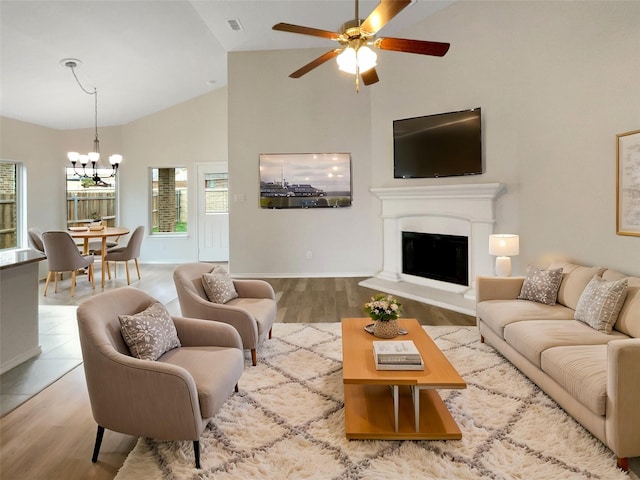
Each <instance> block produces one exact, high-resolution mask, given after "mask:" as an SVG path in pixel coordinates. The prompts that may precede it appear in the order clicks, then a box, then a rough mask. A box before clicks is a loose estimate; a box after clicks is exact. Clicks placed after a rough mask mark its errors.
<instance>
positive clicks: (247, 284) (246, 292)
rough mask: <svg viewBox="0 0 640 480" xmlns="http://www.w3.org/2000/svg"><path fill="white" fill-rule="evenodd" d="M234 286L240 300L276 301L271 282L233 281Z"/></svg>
mask: <svg viewBox="0 0 640 480" xmlns="http://www.w3.org/2000/svg"><path fill="white" fill-rule="evenodd" d="M233 285H234V287H235V288H236V292H238V296H239V297H240V298H270V299H271V300H275V299H276V294H275V292H274V291H273V287H272V286H271V284H270V283H269V282H266V281H264V280H244V279H243V280H238V279H235V278H234V279H233Z"/></svg>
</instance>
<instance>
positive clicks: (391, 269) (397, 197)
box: [360, 183, 504, 315]
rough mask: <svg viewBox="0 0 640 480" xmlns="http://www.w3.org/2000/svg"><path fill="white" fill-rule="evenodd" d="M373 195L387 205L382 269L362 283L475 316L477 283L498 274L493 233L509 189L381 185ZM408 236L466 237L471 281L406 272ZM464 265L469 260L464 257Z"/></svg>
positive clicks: (484, 185) (499, 186)
mask: <svg viewBox="0 0 640 480" xmlns="http://www.w3.org/2000/svg"><path fill="white" fill-rule="evenodd" d="M371 192H372V193H373V194H374V195H376V197H378V198H379V199H380V201H381V204H382V212H381V213H382V214H381V218H382V229H383V232H382V233H383V252H382V270H380V271H379V272H378V274H377V275H376V276H375V277H373V278H370V279H367V280H364V281H362V282H361V283H360V284H361V285H363V286H365V287H368V288H372V289H376V290H380V291H383V292H387V293H391V294H394V295H399V296H404V297H407V298H411V299H414V300H418V301H422V302H424V303H428V304H431V305H437V306H442V307H445V308H449V309H451V310H455V311H459V312H462V313H466V314H469V315H475V290H474V287H475V285H474V283H475V282H474V279H475V278H476V276H477V275H491V274H492V273H493V263H494V262H493V258H492V257H491V256H490V255H489V235H490V234H492V233H493V227H494V224H495V223H496V215H495V200H496V198H497V197H498V196H499V195H500V194H502V193H503V192H504V185H503V184H501V183H476V184H458V185H422V186H404V187H380V188H372V189H371ZM402 232H414V233H426V234H434V235H439V236H441V237H442V236H460V237H466V238H467V248H466V252H467V260H466V279H465V280H464V281H460V282H459V283H458V282H457V281H452V280H451V279H450V278H446V279H444V280H441V279H433V278H425V277H422V276H419V275H415V274H407V273H405V272H404V271H403V269H404V266H403V258H402V257H403V246H402ZM462 250H464V248H462ZM456 262H457V261H456ZM460 263H461V264H463V263H464V260H462V259H460ZM419 270H423V268H419ZM447 276H448V275H447Z"/></svg>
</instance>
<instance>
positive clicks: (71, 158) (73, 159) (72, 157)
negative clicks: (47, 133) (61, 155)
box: [67, 152, 80, 162]
mask: <svg viewBox="0 0 640 480" xmlns="http://www.w3.org/2000/svg"><path fill="white" fill-rule="evenodd" d="M67 158H68V159H69V161H71V162H77V161H78V158H80V154H79V153H78V152H69V153H67Z"/></svg>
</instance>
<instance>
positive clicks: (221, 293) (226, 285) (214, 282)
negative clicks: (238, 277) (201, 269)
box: [202, 265, 238, 303]
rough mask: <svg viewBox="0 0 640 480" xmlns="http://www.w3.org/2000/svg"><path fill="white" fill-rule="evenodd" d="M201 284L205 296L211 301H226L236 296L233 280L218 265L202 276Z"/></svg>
mask: <svg viewBox="0 0 640 480" xmlns="http://www.w3.org/2000/svg"><path fill="white" fill-rule="evenodd" d="M202 286H203V287H204V291H205V293H206V294H207V298H208V299H209V301H211V302H213V303H227V302H228V301H229V300H232V299H234V298H236V297H237V296H238V292H236V287H235V286H234V285H233V280H232V279H231V277H230V276H229V274H228V273H227V271H226V270H225V269H224V268H222V267H221V266H219V265H218V266H216V268H214V269H213V270H212V271H211V273H205V274H204V275H203V276H202Z"/></svg>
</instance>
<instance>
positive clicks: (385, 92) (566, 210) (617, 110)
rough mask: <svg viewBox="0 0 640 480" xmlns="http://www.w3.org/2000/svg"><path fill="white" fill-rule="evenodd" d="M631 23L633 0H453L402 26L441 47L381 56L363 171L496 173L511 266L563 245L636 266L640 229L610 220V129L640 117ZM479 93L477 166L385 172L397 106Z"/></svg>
mask: <svg viewBox="0 0 640 480" xmlns="http://www.w3.org/2000/svg"><path fill="white" fill-rule="evenodd" d="M639 25H640V3H638V2H545V3H544V6H543V7H542V6H541V5H540V4H539V3H537V2H456V3H454V4H453V5H451V6H450V7H448V8H446V9H444V10H442V11H440V12H439V13H437V14H436V15H434V16H433V17H431V18H430V19H428V20H427V21H425V22H423V23H422V24H421V25H419V26H418V27H416V28H413V29H411V30H408V31H407V32H404V33H406V36H408V37H410V38H420V39H425V40H436V41H448V42H450V43H451V48H450V50H449V53H448V54H447V55H446V56H445V57H443V58H424V57H419V56H414V55H407V54H395V53H388V54H387V53H386V52H385V53H384V54H383V57H382V58H381V59H380V67H379V72H380V78H381V84H380V85H379V86H375V87H374V89H373V91H372V140H373V146H372V152H373V160H374V168H373V184H374V185H375V186H401V185H407V184H438V185H442V184H447V183H462V182H493V181H497V182H503V183H506V184H507V194H506V195H503V196H502V197H500V199H499V201H498V209H497V215H498V222H497V224H496V226H495V231H496V232H500V233H519V234H520V236H521V239H520V241H521V255H520V256H519V257H517V258H515V259H514V269H515V271H516V272H520V273H521V272H522V271H524V268H525V267H526V265H527V264H529V263H542V262H548V261H549V259H550V258H552V257H556V258H557V257H563V258H568V259H571V260H574V261H577V262H583V263H586V264H597V265H605V266H610V267H612V268H617V269H619V270H621V271H625V272H628V273H633V274H640V255H639V254H638V252H640V238H632V237H622V236H617V235H616V233H615V216H616V210H615V195H616V193H615V135H616V134H617V133H622V132H626V131H629V130H634V129H638V128H640V82H639V80H638V79H640V28H638V26H639ZM394 73H395V74H394ZM398 73H399V74H398ZM478 106H479V107H482V114H483V133H484V138H483V142H484V152H485V160H486V173H485V174H484V175H481V176H474V177H466V178H450V179H433V180H393V178H392V176H393V174H392V148H393V147H392V137H391V122H392V120H393V119H396V118H405V117H411V116H417V115H425V114H430V113H440V112H446V111H451V110H461V109H466V108H471V107H478Z"/></svg>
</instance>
